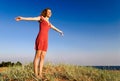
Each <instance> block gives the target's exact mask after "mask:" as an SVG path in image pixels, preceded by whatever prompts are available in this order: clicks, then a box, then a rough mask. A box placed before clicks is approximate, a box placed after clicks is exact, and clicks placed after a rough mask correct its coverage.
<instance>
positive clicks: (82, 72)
mask: <svg viewBox="0 0 120 81" xmlns="http://www.w3.org/2000/svg"><path fill="white" fill-rule="evenodd" d="M0 81H120V71H109V70H100V69H95V68H92V67H85V66H75V65H67V64H51V63H46V64H45V65H44V68H43V78H42V79H37V78H36V77H35V76H34V73H33V65H32V63H31V64H28V65H25V66H14V67H9V68H8V69H7V70H6V71H4V72H3V71H2V72H1V74H0Z"/></svg>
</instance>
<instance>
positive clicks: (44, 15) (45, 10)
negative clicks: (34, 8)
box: [40, 8, 51, 17]
mask: <svg viewBox="0 0 120 81" xmlns="http://www.w3.org/2000/svg"><path fill="white" fill-rule="evenodd" d="M47 10H51V9H50V8H46V9H44V10H43V11H42V12H41V14H40V15H41V16H43V17H46V16H47Z"/></svg>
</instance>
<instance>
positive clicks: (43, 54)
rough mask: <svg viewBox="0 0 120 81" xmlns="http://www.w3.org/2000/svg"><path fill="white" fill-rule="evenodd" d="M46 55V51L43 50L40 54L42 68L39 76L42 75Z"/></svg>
mask: <svg viewBox="0 0 120 81" xmlns="http://www.w3.org/2000/svg"><path fill="white" fill-rule="evenodd" d="M45 55H46V51H42V53H41V55H40V68H39V76H40V77H42V69H43V64H44V59H45Z"/></svg>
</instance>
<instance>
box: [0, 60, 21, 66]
mask: <svg viewBox="0 0 120 81" xmlns="http://www.w3.org/2000/svg"><path fill="white" fill-rule="evenodd" d="M8 66H22V63H20V62H19V61H17V63H11V62H10V61H8V62H4V61H3V62H2V63H0V67H8Z"/></svg>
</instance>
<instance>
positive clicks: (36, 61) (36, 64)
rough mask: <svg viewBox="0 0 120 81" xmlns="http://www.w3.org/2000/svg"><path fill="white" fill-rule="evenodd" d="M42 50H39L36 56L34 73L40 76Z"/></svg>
mask: <svg viewBox="0 0 120 81" xmlns="http://www.w3.org/2000/svg"><path fill="white" fill-rule="evenodd" d="M41 53H42V51H41V50H37V51H36V54H35V58H34V73H35V75H36V76H38V66H39V60H40V55H41Z"/></svg>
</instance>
